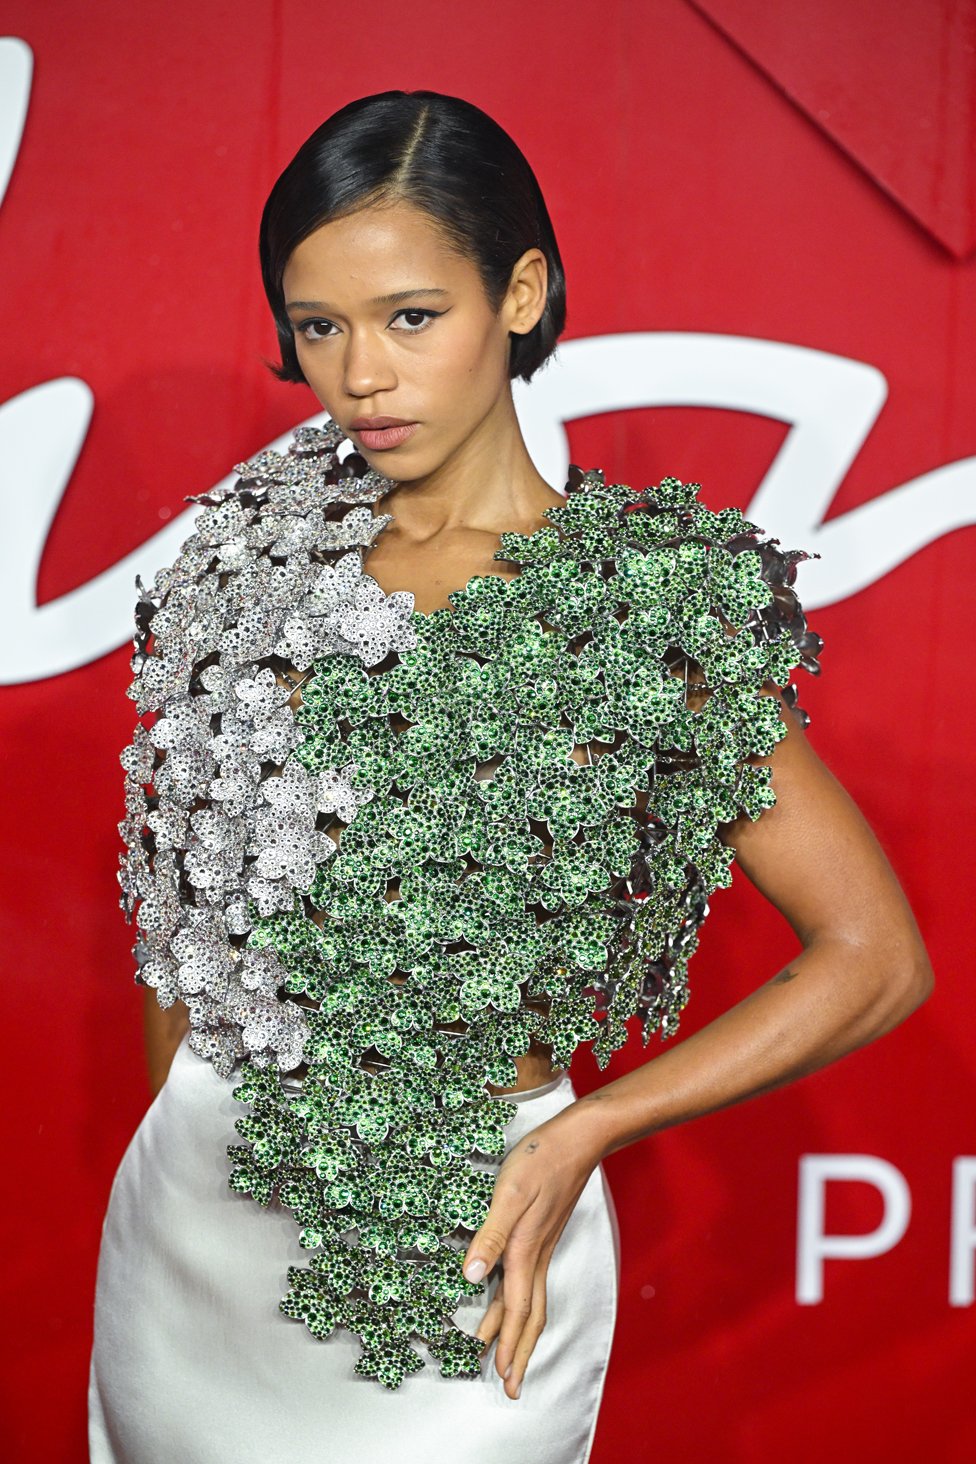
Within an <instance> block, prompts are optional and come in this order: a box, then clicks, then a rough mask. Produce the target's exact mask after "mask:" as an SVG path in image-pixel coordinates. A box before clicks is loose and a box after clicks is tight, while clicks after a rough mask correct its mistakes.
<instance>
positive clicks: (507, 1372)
mask: <svg viewBox="0 0 976 1464" xmlns="http://www.w3.org/2000/svg"><path fill="white" fill-rule="evenodd" d="M514 1366H515V1364H514V1362H510V1363H509V1364H508V1367H507V1368H506V1369H505V1381H506V1383H507V1382H508V1380H509V1378H510V1377H511V1376H512V1368H513V1367H514Z"/></svg>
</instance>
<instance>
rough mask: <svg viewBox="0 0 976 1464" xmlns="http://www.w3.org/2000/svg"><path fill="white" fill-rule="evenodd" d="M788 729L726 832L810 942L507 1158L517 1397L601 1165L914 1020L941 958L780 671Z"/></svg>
mask: <svg viewBox="0 0 976 1464" xmlns="http://www.w3.org/2000/svg"><path fill="white" fill-rule="evenodd" d="M764 690H765V692H766V694H767V695H775V696H776V697H777V698H778V700H779V702H780V718H781V720H783V721H784V722H785V724H786V727H787V733H786V736H785V737H784V738H782V740H781V741H780V742H778V743H777V744H776V747H775V748H774V750H773V753H772V754H771V755H770V756H769V757H751V758H750V759H749V761H750V762H752V763H754V764H756V765H762V764H769V765H770V766H771V767H772V770H773V771H772V786H773V791H774V792H775V794H776V803H775V804H774V805H773V806H772V807H771V808H767V809H764V810H763V812H762V813H761V814H760V816H759V818H758V819H757V820H756V821H755V822H753V821H752V820H751V819H750V818H749V817H748V815H746V814H743V815H741V816H740V817H739V818H738V819H736V820H735V821H734V822H732V823H729V824H726V825H724V826H723V827H722V829H721V830H720V832H721V836H722V838H723V840H724V841H725V842H726V843H727V844H730V845H731V846H732V847H733V848H734V849H735V850H736V857H737V859H738V862H739V864H740V866H741V867H742V868H743V869H744V870H745V872H746V874H747V875H748V877H749V879H750V880H751V881H752V882H753V884H755V885H756V887H757V888H758V889H759V890H760V891H761V892H762V893H763V894H764V895H765V896H766V897H767V899H769V900H770V901H772V903H773V904H774V905H775V906H776V908H777V909H778V910H780V911H781V912H782V914H783V915H784V916H785V917H786V919H787V920H788V921H789V923H790V925H791V926H792V927H793V929H794V931H795V932H796V934H797V936H798V937H799V939H800V940H801V941H802V943H803V951H802V952H801V954H800V955H798V956H797V957H796V959H795V960H793V961H790V963H789V965H788V966H786V967H785V968H784V969H783V970H782V971H780V972H779V973H778V974H777V975H775V976H773V977H772V978H771V979H770V980H768V981H767V982H766V983H765V985H763V986H761V987H759V989H758V990H757V991H754V992H753V993H752V994H751V995H750V996H748V997H746V998H745V999H744V1000H743V1001H740V1002H739V1003H738V1004H737V1005H736V1006H734V1007H732V1008H731V1009H730V1010H729V1011H728V1012H725V1013H724V1014H723V1015H722V1016H721V1017H718V1018H717V1019H716V1020H715V1021H713V1022H710V1023H709V1024H708V1026H706V1027H704V1028H703V1029H702V1030H701V1031H700V1032H696V1033H695V1034H694V1035H693V1036H691V1037H688V1038H686V1039H685V1040H684V1041H682V1042H680V1043H677V1044H676V1045H674V1046H672V1047H669V1048H668V1049H667V1050H666V1051H664V1052H662V1053H660V1055H658V1056H657V1057H655V1058H654V1059H653V1061H649V1062H647V1063H645V1064H644V1065H643V1066H642V1067H640V1068H637V1069H636V1070H635V1071H634V1072H631V1073H628V1074H626V1076H624V1077H622V1078H617V1079H616V1080H615V1081H613V1082H609V1083H606V1084H605V1085H604V1086H603V1087H601V1088H598V1089H597V1090H596V1091H595V1092H593V1093H589V1094H586V1095H585V1096H584V1097H582V1098H580V1099H579V1100H578V1101H577V1102H575V1103H572V1104H570V1105H569V1107H567V1108H564V1109H563V1110H562V1111H561V1112H560V1113H558V1114H556V1115H555V1117H554V1118H552V1119H549V1120H547V1121H546V1122H545V1123H542V1124H540V1125H538V1126H537V1127H536V1128H535V1129H533V1130H532V1131H531V1132H530V1133H528V1134H526V1135H525V1137H524V1138H522V1139H521V1140H520V1141H519V1142H518V1143H517V1144H516V1145H515V1146H514V1148H513V1149H512V1150H511V1152H510V1153H509V1154H508V1155H507V1156H506V1158H505V1161H504V1163H503V1164H502V1166H501V1169H500V1171H499V1176H498V1181H497V1183H496V1185H495V1191H494V1195H493V1199H492V1203H491V1207H490V1211H489V1215H488V1219H487V1220H486V1221H485V1223H484V1224H483V1225H482V1227H481V1229H480V1230H479V1231H478V1232H477V1233H476V1234H475V1236H474V1237H473V1238H472V1240H471V1242H470V1243H469V1245H468V1247H467V1250H466V1252H465V1258H464V1263H463V1264H464V1270H465V1274H466V1275H467V1274H469V1272H468V1267H469V1263H470V1262H472V1261H475V1260H479V1261H481V1262H483V1263H484V1270H482V1271H480V1272H477V1271H476V1273H475V1274H474V1275H473V1276H470V1279H471V1280H478V1279H480V1276H481V1275H484V1274H485V1272H486V1271H490V1270H491V1269H492V1267H493V1266H494V1265H495V1264H496V1263H497V1261H498V1260H499V1258H500V1257H501V1256H502V1255H504V1258H505V1265H504V1276H503V1277H502V1278H501V1279H500V1281H499V1284H498V1287H497V1289H496V1293H495V1296H494V1298H493V1300H492V1302H491V1304H490V1306H489V1308H488V1310H487V1312H486V1313H485V1316H484V1318H483V1319H482V1323H481V1325H480V1327H479V1328H478V1333H477V1335H478V1336H480V1337H481V1338H482V1339H483V1340H484V1342H485V1344H486V1347H487V1345H489V1344H490V1343H491V1341H492V1340H493V1339H494V1338H496V1337H497V1346H496V1349H495V1360H494V1365H495V1368H496V1370H497V1371H498V1373H499V1374H500V1375H501V1376H502V1377H503V1378H504V1379H505V1392H506V1393H507V1394H508V1396H509V1397H510V1398H517V1397H518V1396H519V1392H520V1390H521V1384H522V1378H523V1377H524V1374H525V1370H526V1367H527V1364H528V1360H529V1357H530V1356H531V1353H532V1351H533V1348H534V1346H535V1343H536V1341H537V1340H538V1337H539V1335H540V1334H541V1332H542V1329H543V1327H544V1326H545V1320H546V1283H545V1278H546V1272H547V1270H548V1266H549V1261H550V1258H551V1256H552V1252H553V1250H554V1248H555V1245H556V1243H557V1241H558V1239H559V1236H560V1235H561V1234H562V1231H563V1228H564V1227H565V1225H566V1222H567V1220H568V1219H569V1217H570V1215H571V1214H572V1211H573V1209H574V1207H575V1205H576V1202H577V1200H578V1199H579V1196H580V1194H581V1193H582V1190H583V1187H584V1186H585V1184H586V1182H587V1179H588V1178H589V1175H590V1174H591V1173H592V1171H593V1169H594V1168H595V1167H596V1165H597V1164H598V1163H599V1161H600V1160H601V1159H603V1158H605V1157H606V1156H607V1155H608V1154H612V1153H613V1152H614V1151H615V1150H617V1149H621V1148H624V1147H625V1146H626V1145H627V1144H632V1143H635V1142H636V1141H637V1140H638V1139H642V1138H645V1137H647V1136H648V1135H649V1134H653V1133H657V1132H658V1131H659V1130H660V1129H664V1128H669V1127H671V1126H672V1125H674V1124H678V1123H684V1122H685V1121H687V1120H688V1119H691V1118H698V1117H700V1116H701V1115H702V1114H705V1113H711V1112H713V1111H714V1110H716V1109H719V1108H725V1107H727V1106H729V1105H730V1104H733V1103H739V1102H742V1101H743V1100H744V1099H746V1098H752V1097H754V1096H756V1095H757V1094H759V1093H765V1092H767V1091H769V1089H771V1088H776V1087H779V1086H780V1085H782V1084H784V1083H788V1082H791V1081H793V1080H794V1079H796V1078H799V1077H802V1076H803V1075H804V1074H806V1073H812V1072H814V1071H816V1069H818V1068H822V1067H825V1066H826V1065H827V1064H828V1063H830V1062H833V1061H835V1060H836V1059H837V1058H839V1057H842V1056H843V1055H844V1054H845V1053H848V1052H851V1051H853V1050H854V1049H855V1048H857V1047H862V1046H864V1044H865V1043H867V1042H871V1041H873V1040H874V1039H875V1038H876V1037H880V1036H881V1035H882V1034H883V1033H885V1032H889V1031H890V1030H891V1029H892V1028H893V1027H895V1026H897V1025H898V1023H899V1022H902V1021H904V1019H905V1017H907V1016H908V1015H909V1014H910V1013H911V1012H912V1011H914V1010H915V1008H916V1007H917V1006H919V1005H920V1004H921V1003H922V1002H923V1001H924V1000H925V999H926V997H927V996H928V995H929V994H930V992H931V990H932V985H933V974H932V967H931V963H930V961H929V957H928V953H927V951H926V949H925V945H924V943H923V941H922V937H921V935H920V933H919V930H918V926H917V925H916V923H915V918H914V916H913V915H912V912H911V909H910V907H909V905H908V902H907V900H906V899H905V896H904V894H903V892H902V889H901V887H900V885H899V883H898V880H897V878H896V876H895V873H894V871H893V870H892V868H891V866H890V864H889V863H888V860H887V859H886V858H885V855H884V852H883V850H882V849H881V846H880V844H879V843H878V841H877V839H876V838H875V836H874V834H873V833H872V831H871V828H870V826H869V825H868V823H867V822H866V820H865V819H864V817H863V815H862V814H861V812H860V810H859V809H858V807H857V805H856V804H855V802H854V800H853V799H852V798H851V797H850V795H849V794H848V793H847V792H846V791H845V790H844V788H843V787H842V786H841V785H840V783H839V782H838V781H837V779H836V778H835V777H834V776H833V774H832V773H831V772H830V771H829V769H828V768H827V767H826V766H825V765H824V763H823V762H822V761H821V760H820V758H819V757H818V756H817V755H816V753H815V752H814V750H813V748H812V747H811V746H810V744H809V742H808V741H807V737H806V733H805V732H804V730H803V728H802V726H801V724H800V719H799V717H798V716H797V715H796V714H795V713H794V712H792V711H791V710H790V709H789V707H788V706H787V704H786V702H785V701H784V700H783V697H782V693H781V692H780V690H779V688H778V687H776V686H775V685H774V684H773V683H772V682H770V683H767V686H766V687H765V688H764Z"/></svg>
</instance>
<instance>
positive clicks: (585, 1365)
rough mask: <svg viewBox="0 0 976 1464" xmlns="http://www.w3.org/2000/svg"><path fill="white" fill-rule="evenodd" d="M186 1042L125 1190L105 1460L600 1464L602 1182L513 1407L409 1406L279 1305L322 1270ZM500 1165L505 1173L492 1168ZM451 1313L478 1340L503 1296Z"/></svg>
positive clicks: (413, 1388)
mask: <svg viewBox="0 0 976 1464" xmlns="http://www.w3.org/2000/svg"><path fill="white" fill-rule="evenodd" d="M233 1086H234V1083H233V1081H232V1080H227V1079H223V1078H221V1077H219V1076H218V1075H217V1074H216V1073H215V1072H214V1070H213V1068H212V1067H211V1066H210V1064H209V1063H207V1062H205V1061H204V1060H203V1059H201V1058H199V1057H197V1056H196V1055H195V1054H194V1053H192V1052H191V1051H190V1049H189V1046H188V1040H187V1038H186V1037H184V1039H183V1041H182V1043H181V1045H180V1047H179V1048H178V1050H177V1052H176V1055H175V1057H174V1059H173V1064H172V1067H171V1069H170V1074H169V1077H168V1078H167V1081H166V1083H165V1084H164V1085H163V1087H162V1088H161V1090H160V1092H159V1093H158V1094H157V1096H156V1098H155V1100H154V1101H153V1103H152V1105H151V1106H150V1108H149V1109H148V1111H147V1113H146V1114H145V1117H144V1118H143V1119H142V1122H141V1123H140V1125H139V1127H138V1129H137V1130H136V1132H135V1134H134V1135H133V1137H132V1140H131V1142H130V1143H129V1146H128V1148H127V1149H126V1152H125V1154H124V1156H123V1158H122V1161H121V1163H120V1165H119V1168H118V1171H117V1173H116V1176H115V1179H114V1181H113V1184H112V1189H111V1194H110V1197H109V1203H108V1209H107V1212H106V1215H105V1220H104V1224H103V1228H102V1239H101V1249H100V1252H99V1260H98V1275H97V1283H96V1293H95V1333H94V1345H93V1348H92V1354H91V1370H90V1380H89V1403H88V1418H89V1446H90V1451H91V1453H90V1458H91V1464H394V1461H396V1464H586V1461H587V1460H588V1459H589V1457H590V1452H591V1449H592V1445H593V1437H594V1433H595V1431H596V1424H597V1416H598V1413H599V1408H600V1401H601V1398H602V1395H603V1387H604V1382H605V1378H606V1372H607V1365H608V1363H609V1359H610V1350H611V1345H612V1341H613V1332H614V1323H615V1321H616V1312H617V1299H618V1292H619V1284H620V1241H619V1230H618V1225H617V1216H616V1212H615V1209H614V1204H613V1198H612V1196H611V1193H610V1189H609V1186H608V1184H607V1180H606V1176H605V1173H604V1170H603V1167H602V1166H597V1168H596V1169H595V1170H594V1171H593V1173H592V1174H591V1175H590V1178H589V1180H588V1182H587V1184H586V1187H585V1189H584V1190H583V1192H582V1194H581V1196H580V1198H579V1200H578V1202H577V1204H576V1207H575V1209H574V1211H573V1213H572V1215H571V1216H570V1218H569V1220H568V1222H567V1224H566V1226H565V1228H564V1230H563V1232H562V1235H561V1236H560V1238H559V1241H558V1242H557V1245H556V1248H555V1250H554V1252H553V1255H552V1258H551V1261H550V1264H549V1270H548V1274H547V1313H548V1316H547V1322H546V1326H545V1328H544V1330H543V1332H542V1335H541V1336H540V1338H539V1340H538V1342H537V1343H536V1346H535V1349H534V1351H533V1353H532V1356H531V1357H530V1358H529V1362H528V1366H527V1368H526V1373H525V1380H524V1383H523V1387H522V1393H521V1396H520V1397H519V1398H517V1399H512V1398H509V1397H508V1395H507V1394H506V1393H505V1391H504V1384H503V1382H502V1379H501V1378H500V1377H499V1375H498V1373H497V1372H496V1370H495V1366H494V1355H495V1344H494V1343H493V1344H492V1346H491V1347H490V1349H489V1351H488V1352H487V1353H486V1354H485V1357H484V1359H483V1360H482V1371H481V1375H480V1377H478V1378H473V1379H468V1378H444V1377H442V1376H441V1375H440V1372H439V1370H438V1365H437V1362H436V1361H435V1360H434V1359H433V1358H430V1357H429V1354H427V1352H426V1349H425V1348H423V1345H422V1344H420V1346H419V1349H418V1350H419V1351H420V1352H421V1355H422V1356H423V1357H424V1359H425V1363H426V1365H425V1366H424V1367H423V1368H421V1369H419V1370H418V1371H417V1372H416V1373H413V1374H412V1375H409V1376H408V1377H406V1378H405V1379H404V1380H403V1382H402V1383H401V1385H400V1387H399V1388H398V1389H396V1390H388V1389H385V1388H383V1387H382V1386H381V1385H380V1384H378V1383H377V1382H376V1381H375V1380H374V1379H371V1378H363V1377H360V1376H359V1375H358V1374H357V1373H356V1372H354V1370H353V1369H354V1365H355V1362H356V1360H357V1358H358V1356H359V1353H360V1350H361V1349H360V1343H359V1340H358V1338H357V1337H355V1336H354V1335H353V1334H352V1333H350V1332H347V1331H345V1330H343V1329H338V1330H337V1331H336V1332H335V1333H333V1334H332V1335H331V1336H330V1337H328V1338H327V1339H326V1340H324V1341H319V1340H317V1339H316V1338H314V1337H313V1336H312V1335H311V1334H310V1333H309V1332H308V1330H307V1329H306V1328H305V1327H304V1326H303V1325H302V1324H301V1323H300V1322H297V1321H293V1320H292V1319H290V1318H288V1317H286V1316H284V1315H283V1314H282V1313H280V1312H279V1311H278V1309H277V1306H278V1300H279V1298H280V1297H281V1296H283V1295H284V1293H285V1291H286V1290H287V1269H288V1266H289V1265H293V1264H294V1265H297V1264H302V1263H303V1262H305V1261H307V1257H308V1252H307V1251H304V1250H303V1249H302V1248H301V1246H300V1245H299V1243H298V1226H297V1225H296V1223H295V1221H294V1219H293V1217H292V1215H291V1213H290V1211H288V1210H286V1209H284V1208H282V1207H281V1206H280V1205H279V1204H278V1201H277V1200H274V1201H273V1202H272V1204H271V1205H270V1206H269V1207H268V1209H267V1210H264V1209H262V1208H261V1206H260V1205H258V1204H256V1203H255V1202H254V1201H253V1200H252V1199H251V1198H250V1197H248V1196H246V1195H241V1194H237V1193H236V1192H235V1191H233V1190H232V1189H231V1188H230V1187H229V1185H228V1182H227V1175H228V1163H227V1160H226V1157H225V1154H226V1146H227V1145H228V1144H233V1143H239V1142H240V1137H239V1135H238V1134H237V1132H236V1130H235V1128H234V1120H235V1119H237V1118H239V1117H240V1116H241V1113H242V1107H241V1104H240V1103H239V1102H237V1101H236V1100H235V1099H234V1098H233V1097H232V1093H231V1090H232V1087H233ZM513 1096H514V1101H516V1102H517V1103H518V1111H517V1112H516V1114H515V1115H514V1117H513V1118H512V1121H511V1122H510V1123H509V1124H508V1125H507V1127H506V1129H505V1140H506V1149H505V1152H506V1154H507V1153H508V1152H509V1150H510V1149H511V1148H512V1147H513V1146H514V1144H516V1143H517V1142H518V1141H519V1139H520V1138H522V1136H523V1135H524V1134H526V1133H527V1132H529V1131H530V1130H531V1129H533V1128H535V1127H536V1126H537V1125H538V1124H540V1123H542V1122H544V1121H545V1120H546V1119H548V1118H550V1117H552V1116H553V1115H554V1114H556V1113H558V1112H559V1111H560V1110H561V1109H563V1108H565V1107H567V1106H568V1105H569V1104H570V1103H572V1102H574V1100H575V1099H576V1096H577V1094H576V1090H575V1088H574V1087H573V1083H572V1080H571V1078H570V1076H569V1074H568V1073H562V1074H559V1075H557V1076H556V1077H555V1078H553V1079H551V1080H550V1081H549V1082H548V1083H545V1084H543V1085H542V1086H541V1087H539V1088H532V1089H528V1090H526V1091H525V1092H523V1093H519V1094H515V1095H511V1094H507V1095H506V1097H507V1098H508V1099H510V1100H511V1099H512V1098H513ZM492 1163H493V1165H494V1166H495V1167H497V1165H499V1164H500V1163H501V1159H500V1158H496V1159H494V1161H489V1162H480V1163H479V1167H482V1168H489V1167H491V1165H492ZM498 1275H499V1273H498V1268H497V1267H496V1268H495V1270H494V1271H493V1272H492V1273H491V1275H490V1276H489V1278H488V1289H487V1292H486V1293H485V1294H484V1295H482V1296H476V1297H469V1298H464V1299H463V1300H462V1303H461V1307H460V1308H459V1310H458V1311H457V1312H456V1313H454V1317H455V1320H456V1321H457V1323H458V1324H459V1325H460V1326H461V1327H463V1328H464V1330H465V1331H467V1332H469V1333H471V1334H473V1333H474V1332H476V1331H477V1329H478V1326H479V1323H480V1321H481V1319H482V1317H483V1316H484V1314H485V1311H486V1310H487V1307H488V1304H489V1301H490V1299H491V1297H492V1296H493V1295H494V1291H495V1289H496V1287H497V1284H498Z"/></svg>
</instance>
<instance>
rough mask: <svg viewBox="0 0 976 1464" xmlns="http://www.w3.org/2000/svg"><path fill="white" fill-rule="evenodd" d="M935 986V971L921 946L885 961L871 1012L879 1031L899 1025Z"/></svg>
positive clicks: (929, 994)
mask: <svg viewBox="0 0 976 1464" xmlns="http://www.w3.org/2000/svg"><path fill="white" fill-rule="evenodd" d="M934 989H935V972H934V971H933V969H932V962H931V961H930V960H929V958H928V953H927V952H926V951H925V949H924V948H922V949H921V950H919V951H915V952H913V953H912V955H911V956H910V957H907V958H906V957H905V956H904V955H903V956H901V957H900V958H894V959H892V960H890V961H887V962H885V964H884V968H883V971H882V972H881V973H880V976H879V980H878V982H877V986H876V994H875V1001H874V1003H873V1005H874V1015H875V1019H876V1022H877V1025H878V1028H879V1035H881V1034H882V1033H884V1032H890V1031H891V1030H892V1029H893V1028H894V1027H898V1026H900V1024H901V1023H902V1022H904V1021H905V1019H906V1018H907V1017H910V1016H911V1015H912V1013H913V1012H915V1011H917V1010H918V1008H919V1007H920V1006H922V1005H923V1003H925V1002H926V1001H928V999H929V997H930V996H931V995H932V992H933V991H934Z"/></svg>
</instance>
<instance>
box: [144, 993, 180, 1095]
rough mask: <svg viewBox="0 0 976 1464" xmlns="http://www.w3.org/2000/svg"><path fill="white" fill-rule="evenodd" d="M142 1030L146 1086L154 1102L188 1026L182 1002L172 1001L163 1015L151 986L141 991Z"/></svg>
mask: <svg viewBox="0 0 976 1464" xmlns="http://www.w3.org/2000/svg"><path fill="white" fill-rule="evenodd" d="M142 997H143V999H142V1030H143V1035H144V1037H145V1041H146V1066H147V1069H148V1071H149V1086H150V1088H151V1089H152V1095H153V1097H154V1098H155V1096H156V1094H157V1093H158V1092H159V1090H160V1088H161V1087H162V1086H163V1084H164V1083H165V1081H166V1078H167V1075H168V1074H169V1068H170V1063H171V1062H172V1061H173V1054H174V1053H175V1052H176V1049H177V1048H178V1047H179V1045H180V1043H181V1041H182V1040H183V1033H184V1032H186V1031H187V1029H188V1028H189V1025H190V1014H189V1012H188V1011H187V1008H186V1005H185V1003H184V1002H182V1001H174V1003H173V1005H172V1006H171V1007H167V1008H166V1010H165V1011H164V1010H163V1008H162V1007H161V1006H160V1005H159V1002H158V1001H157V1000H156V992H155V990H154V989H153V988H152V987H151V986H146V987H143V993H142Z"/></svg>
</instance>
